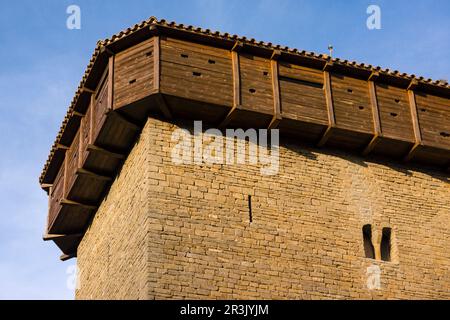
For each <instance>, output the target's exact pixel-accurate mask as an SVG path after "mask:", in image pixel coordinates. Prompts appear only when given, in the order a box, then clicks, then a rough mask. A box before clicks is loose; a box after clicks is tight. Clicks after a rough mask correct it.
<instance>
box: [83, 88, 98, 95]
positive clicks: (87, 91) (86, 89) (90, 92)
mask: <svg viewBox="0 0 450 320" xmlns="http://www.w3.org/2000/svg"><path fill="white" fill-rule="evenodd" d="M81 91H82V92H85V93H88V94H94V93H95V90H92V89H90V88H87V87H83V88H81Z"/></svg>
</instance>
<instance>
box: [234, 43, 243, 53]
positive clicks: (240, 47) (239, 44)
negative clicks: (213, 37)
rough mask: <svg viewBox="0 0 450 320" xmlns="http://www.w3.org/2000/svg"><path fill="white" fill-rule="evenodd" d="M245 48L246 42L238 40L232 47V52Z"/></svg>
mask: <svg viewBox="0 0 450 320" xmlns="http://www.w3.org/2000/svg"><path fill="white" fill-rule="evenodd" d="M243 48H244V44H243V43H242V42H241V41H236V42H235V43H234V44H233V47H232V48H231V52H241V51H242V49H243Z"/></svg>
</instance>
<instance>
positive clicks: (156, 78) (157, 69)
mask: <svg viewBox="0 0 450 320" xmlns="http://www.w3.org/2000/svg"><path fill="white" fill-rule="evenodd" d="M153 41H154V42H153V52H154V54H153V89H154V91H155V92H156V93H160V92H161V88H160V86H161V85H160V81H161V39H160V37H159V36H154V37H153Z"/></svg>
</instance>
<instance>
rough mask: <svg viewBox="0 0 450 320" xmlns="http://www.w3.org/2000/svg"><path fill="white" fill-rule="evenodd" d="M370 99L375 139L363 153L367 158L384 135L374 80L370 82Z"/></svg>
mask: <svg viewBox="0 0 450 320" xmlns="http://www.w3.org/2000/svg"><path fill="white" fill-rule="evenodd" d="M372 74H373V73H372ZM370 78H371V79H374V78H376V77H372V76H371V77H370ZM369 97H370V104H371V106H372V119H373V129H374V130H373V131H374V135H373V138H372V140H371V141H370V143H369V144H368V145H367V147H366V148H365V149H364V151H363V155H364V156H367V155H368V154H369V153H370V152H372V150H373V149H374V148H375V146H376V145H377V143H378V142H379V141H380V140H379V138H380V137H381V135H382V132H381V121H380V110H379V108H378V100H377V91H376V87H375V82H374V81H372V80H369Z"/></svg>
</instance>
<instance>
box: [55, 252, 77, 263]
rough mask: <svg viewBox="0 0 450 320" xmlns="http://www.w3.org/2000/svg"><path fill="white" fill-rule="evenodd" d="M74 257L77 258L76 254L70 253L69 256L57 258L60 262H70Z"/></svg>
mask: <svg viewBox="0 0 450 320" xmlns="http://www.w3.org/2000/svg"><path fill="white" fill-rule="evenodd" d="M76 257H77V254H76V253H71V254H63V255H61V256H60V257H59V259H60V260H61V261H67V260H70V259H73V258H76Z"/></svg>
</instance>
